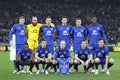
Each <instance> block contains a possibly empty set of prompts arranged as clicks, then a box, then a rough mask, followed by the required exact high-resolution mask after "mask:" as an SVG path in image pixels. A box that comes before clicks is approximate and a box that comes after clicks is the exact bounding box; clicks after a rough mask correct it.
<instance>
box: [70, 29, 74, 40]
mask: <svg viewBox="0 0 120 80" xmlns="http://www.w3.org/2000/svg"><path fill="white" fill-rule="evenodd" d="M73 37H74V28H73V27H72V28H71V38H72V39H74V38H73Z"/></svg>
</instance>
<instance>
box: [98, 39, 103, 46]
mask: <svg viewBox="0 0 120 80" xmlns="http://www.w3.org/2000/svg"><path fill="white" fill-rule="evenodd" d="M98 45H99V47H100V48H102V47H103V46H104V41H103V40H100V41H99V42H98Z"/></svg>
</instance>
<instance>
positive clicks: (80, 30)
mask: <svg viewBox="0 0 120 80" xmlns="http://www.w3.org/2000/svg"><path fill="white" fill-rule="evenodd" d="M86 34H87V31H86V28H85V27H83V26H81V27H76V26H74V27H73V28H72V37H73V43H74V44H75V43H77V44H80V42H81V41H82V40H85V39H86Z"/></svg>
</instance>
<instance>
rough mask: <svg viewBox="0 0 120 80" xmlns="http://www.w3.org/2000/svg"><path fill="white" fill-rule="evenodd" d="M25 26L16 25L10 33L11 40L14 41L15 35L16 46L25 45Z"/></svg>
mask: <svg viewBox="0 0 120 80" xmlns="http://www.w3.org/2000/svg"><path fill="white" fill-rule="evenodd" d="M25 28H26V26H25V25H20V24H14V25H13V27H12V29H11V31H10V33H9V39H10V41H11V40H12V35H13V34H15V39H16V41H15V42H16V44H24V43H25V39H26V38H25Z"/></svg>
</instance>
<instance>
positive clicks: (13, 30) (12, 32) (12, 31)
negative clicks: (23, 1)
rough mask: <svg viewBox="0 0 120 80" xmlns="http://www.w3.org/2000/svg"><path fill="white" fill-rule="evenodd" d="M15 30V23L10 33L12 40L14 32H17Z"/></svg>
mask: <svg viewBox="0 0 120 80" xmlns="http://www.w3.org/2000/svg"><path fill="white" fill-rule="evenodd" d="M15 30H16V28H15V25H13V27H12V29H11V30H10V33H9V40H10V41H11V40H12V34H14V33H15Z"/></svg>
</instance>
